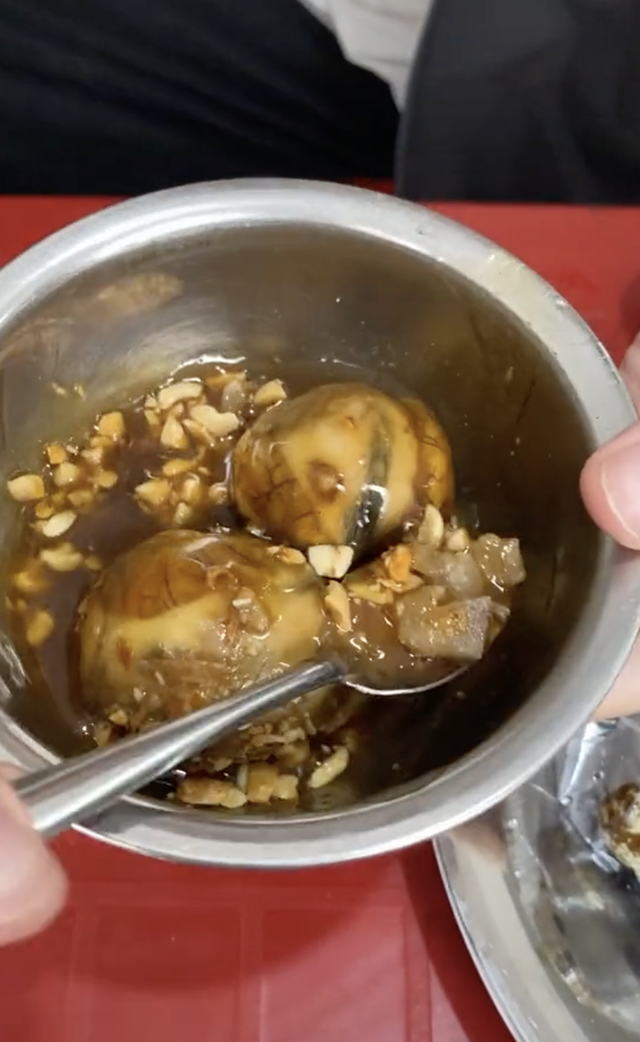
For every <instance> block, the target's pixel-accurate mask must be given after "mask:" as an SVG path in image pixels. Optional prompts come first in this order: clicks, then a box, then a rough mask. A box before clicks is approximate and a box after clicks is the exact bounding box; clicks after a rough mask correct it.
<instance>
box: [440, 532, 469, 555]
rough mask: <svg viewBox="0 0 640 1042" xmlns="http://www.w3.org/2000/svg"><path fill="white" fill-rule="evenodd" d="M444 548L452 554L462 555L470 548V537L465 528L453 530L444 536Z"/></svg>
mask: <svg viewBox="0 0 640 1042" xmlns="http://www.w3.org/2000/svg"><path fill="white" fill-rule="evenodd" d="M445 546H446V548H447V550H451V551H452V553H456V554H457V553H464V551H465V550H468V549H469V547H470V546H471V536H470V535H469V533H468V532H467V530H466V528H454V529H453V530H452V531H450V532H447V534H446V536H445Z"/></svg>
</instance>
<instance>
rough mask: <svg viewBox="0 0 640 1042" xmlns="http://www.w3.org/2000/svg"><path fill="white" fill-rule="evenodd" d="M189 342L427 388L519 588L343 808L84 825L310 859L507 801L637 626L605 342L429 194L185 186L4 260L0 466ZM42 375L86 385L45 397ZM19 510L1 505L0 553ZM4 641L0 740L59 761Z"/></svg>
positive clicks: (174, 847) (162, 840)
mask: <svg viewBox="0 0 640 1042" xmlns="http://www.w3.org/2000/svg"><path fill="white" fill-rule="evenodd" d="M132 280H135V281H132ZM200 357H202V358H205V357H206V358H210V359H211V358H220V359H233V360H236V359H240V358H243V359H247V362H248V364H249V365H250V366H252V367H253V368H258V369H260V370H262V371H264V372H265V373H267V374H268V373H269V372H274V373H275V372H280V371H282V369H283V367H291V366H295V365H299V363H300V362H301V361H304V362H306V363H312V364H313V365H316V364H317V365H318V366H319V370H318V371H319V372H323V373H324V378H325V379H326V378H327V376H332V375H333V376H344V372H345V369H344V366H348V365H358V366H360V367H363V366H364V367H365V368H366V369H367V370H368V371H369V372H370V373H371V375H372V378H373V379H376V380H380V381H382V383H383V384H385V383H386V384H388V385H390V386H393V385H401V386H402V385H404V386H405V387H409V388H410V389H411V390H413V391H414V392H417V393H419V394H420V395H422V396H423V397H424V398H425V399H426V400H428V401H429V402H430V403H431V404H432V405H433V406H434V407H435V408H436V410H437V411H438V412H439V414H440V416H441V418H442V420H443V422H444V424H445V426H446V428H447V430H448V432H449V435H450V438H451V441H452V444H453V448H454V456H455V460H456V469H457V476H458V488H459V493H460V495H461V497H462V499H463V500H464V502H465V503H466V505H467V509H469V510H473V511H476V512H477V515H478V517H479V519H480V521H481V524H482V526H483V527H484V528H485V529H492V530H497V531H499V532H501V533H504V534H518V535H519V536H520V537H521V539H522V543H523V548H524V553H525V558H526V562H527V567H528V571H529V580H528V582H527V583H526V584H525V586H524V587H523V588H522V591H521V594H520V596H519V599H518V601H517V603H516V606H515V610H514V616H513V619H512V622H511V624H510V626H509V627H508V629H507V631H506V633H505V635H504V639H501V641H500V642H499V643H498V645H496V648H495V650H494V653H492V655H491V656H490V657H489V659H488V660H487V661H486V662H485V663H483V664H481V665H480V666H479V667H477V668H475V669H474V670H472V671H471V672H470V673H469V674H468V675H467V676H466V677H465V679H464V682H463V683H457V684H453V685H450V686H449V688H448V689H444V690H443V691H441V692H440V693H439V694H438V695H437V696H434V695H429V696H428V697H427V698H424V697H423V698H421V699H417V700H411V699H409V700H407V702H406V703H404V704H403V705H402V706H400V707H394V710H393V714H392V715H388V716H385V717H384V719H383V720H382V721H381V722H380V726H379V738H380V741H379V747H378V749H377V752H376V755H375V756H374V757H372V758H370V762H369V764H368V765H367V766H366V769H365V768H364V767H363V768H362V770H361V773H360V774H359V775H357V776H355V775H354V776H353V777H352V778H351V779H348V791H349V793H350V794H351V796H352V799H351V802H349V800H346V801H344V800H343V801H342V802H341V800H340V790H339V789H338V790H337V791H336V792H335V793H334V799H333V802H331V800H330V801H329V803H328V804H327V806H328V807H329V809H328V810H324V811H323V810H320V809H319V810H318V811H317V812H316V811H314V812H312V813H308V814H306V815H291V816H288V817H285V818H283V817H282V816H280V817H269V816H266V815H245V816H242V815H237V816H233V815H231V814H228V815H225V816H222V815H218V814H215V813H208V812H200V811H196V810H187V809H180V808H176V807H170V806H167V805H163V804H161V803H160V802H156V801H154V800H151V799H142V798H135V799H130V800H127V801H124V802H123V803H121V804H120V805H119V806H118V807H117V808H115V809H114V810H112V811H111V812H109V813H107V814H104V815H103V816H101V818H100V819H99V820H97V821H96V822H94V823H93V825H92V831H93V832H94V833H95V834H97V835H98V836H100V837H102V838H103V839H106V840H108V841H110V842H113V843H118V844H122V845H126V846H129V847H133V848H135V849H138V850H140V851H144V852H146V853H149V854H154V855H156V856H159V857H165V858H175V859H180V860H186V861H196V862H206V863H213V862H216V863H228V864H243V865H302V864H318V863H323V862H331V861H340V860H347V859H350V858H357V857H363V856H365V855H371V854H378V853H382V852H383V851H388V850H392V849H396V848H399V847H402V846H405V845H407V844H409V843H413V842H416V841H419V840H423V839H426V838H428V837H431V836H434V835H436V834H437V833H440V832H442V831H443V830H446V829H450V828H451V827H453V826H455V825H457V824H459V823H461V822H463V821H465V820H466V819H468V818H470V817H472V816H474V815H477V814H479V813H481V812H482V811H484V810H486V809H487V808H488V807H490V806H491V805H492V804H494V803H496V802H497V801H499V800H501V799H503V798H504V797H505V796H506V795H507V794H508V793H509V792H511V791H512V790H514V789H515V788H516V787H517V786H518V785H520V784H521V783H522V782H523V781H524V780H525V779H526V778H528V777H529V776H530V775H531V774H533V772H535V771H536V770H537V769H538V768H540V766H541V765H542V764H543V763H544V762H545V761H546V760H547V759H548V758H549V757H551V756H552V755H553V754H554V752H556V750H557V749H558V748H559V747H560V746H561V745H562V744H563V743H565V742H566V741H567V739H568V738H569V737H570V735H571V734H572V733H573V732H574V731H575V730H576V728H577V727H578V726H579V725H580V724H581V723H582V722H583V721H584V720H585V719H586V718H587V717H588V716H589V714H590V713H591V712H592V710H593V709H594V707H595V706H596V705H597V704H598V702H599V701H600V700H601V699H602V697H603V696H604V694H605V693H606V691H607V689H608V688H609V687H610V685H611V683H612V681H613V679H614V677H615V676H616V674H617V673H618V671H619V670H620V668H621V666H622V664H623V662H624V660H625V658H626V656H627V654H628V652H629V649H630V647H631V644H632V641H633V639H634V637H635V634H636V631H637V629H638V622H639V618H640V616H639V612H640V560H637V559H634V558H633V557H631V556H630V555H627V554H625V553H623V552H622V551H620V550H618V549H617V548H616V547H614V546H613V545H612V544H611V543H610V542H609V541H608V540H607V539H605V538H604V537H602V536H601V535H600V534H599V533H598V532H597V531H596V530H595V528H594V526H593V525H592V524H591V523H590V522H589V520H588V518H587V517H586V514H585V512H584V510H583V508H582V505H581V502H580V497H579V493H578V476H579V473H580V469H581V466H582V464H583V462H584V460H585V458H586V456H587V455H588V453H589V452H590V451H591V450H592V449H593V448H594V447H595V446H596V445H599V444H601V443H602V442H604V441H605V440H607V439H608V438H610V437H611V436H612V435H614V434H616V433H617V432H618V431H620V430H621V429H623V428H624V427H625V426H627V425H628V424H629V423H630V422H631V421H632V420H633V419H634V413H633V410H632V408H631V405H630V403H629V401H628V399H627V396H626V394H625V392H624V390H623V388H622V386H621V383H620V381H619V379H618V376H617V374H616V372H615V370H614V368H613V366H612V365H611V363H610V361H609V359H608V358H607V356H606V354H605V352H604V350H603V349H602V347H601V346H600V345H599V344H598V342H597V341H596V339H595V338H594V337H593V335H592V334H591V332H590V331H589V329H588V328H587V327H586V326H585V325H584V323H583V322H582V321H581V320H580V319H579V317H578V316H577V315H576V314H575V313H574V312H573V311H572V310H571V309H570V308H569V307H568V305H567V304H566V303H565V301H563V300H562V299H561V298H560V297H559V296H558V295H557V294H556V293H555V292H554V291H553V290H552V289H551V288H550V287H549V286H548V285H546V284H545V283H544V282H543V281H541V280H540V279H539V278H538V277H537V276H536V275H534V274H533V273H532V272H531V271H529V270H528V269H527V268H525V267H524V266H523V265H522V264H521V263H519V262H518V261H517V260H515V259H514V258H513V257H511V256H509V255H507V254H505V253H504V252H503V251H501V250H500V249H498V248H497V247H496V246H494V245H493V244H491V243H490V242H487V241H486V240H484V239H482V238H480V237H479V236H477V235H475V234H474V233H472V232H470V231H468V230H467V229H465V228H463V227H461V226H459V225H457V224H455V223H452V222H451V221H448V220H446V219H444V218H443V217H440V216H438V215H436V214H433V213H430V212H429V211H428V210H424V209H421V208H419V207H416V206H413V205H410V204H406V203H403V202H399V201H397V200H393V199H390V198H387V197H384V196H380V195H376V194H372V193H367V192H362V191H357V190H354V189H350V188H341V187H337V186H329V185H319V184H310V183H291V182H275V181H272V182H244V183H243V182H238V183H229V184H217V185H197V186H193V187H188V188H181V189H176V190H172V191H169V192H163V193H159V194H157V195H151V196H148V197H146V198H141V199H138V200H136V201H134V202H129V203H125V204H122V205H119V206H116V207H113V208H111V209H110V210H107V211H104V212H102V213H100V214H98V215H97V216H94V217H91V218H89V219H87V220H84V221H81V222H79V223H78V224H76V225H74V226H72V227H70V228H68V229H66V230H64V231H62V232H60V233H58V234H57V235H54V236H52V237H51V238H50V239H48V240H46V241H45V242H43V243H41V244H40V245H38V246H36V247H34V248H33V249H32V250H30V251H29V252H27V253H26V254H25V255H24V256H22V257H21V258H19V259H18V260H16V261H14V262H13V263H12V264H10V265H9V266H8V267H7V268H5V269H4V271H3V272H2V273H0V375H1V395H2V427H1V430H0V436H1V439H2V440H1V443H0V478H5V477H6V476H7V475H8V474H9V473H10V472H11V470H12V469H13V468H15V467H17V466H24V465H27V466H29V465H32V464H34V463H35V462H36V460H37V458H38V444H39V442H40V441H41V439H43V438H45V437H46V438H47V439H50V438H51V437H52V436H61V437H62V436H64V435H69V434H70V433H72V432H74V431H76V430H77V429H78V428H79V427H80V425H81V424H82V422H84V420H86V419H88V418H89V416H90V415H91V414H92V413H93V412H94V411H95V409H96V408H97V407H98V406H100V407H103V406H104V405H105V404H106V403H108V402H111V401H113V402H118V401H121V400H122V397H123V395H124V394H131V393H133V392H134V391H136V390H143V389H144V388H145V387H146V386H148V385H149V384H152V383H153V381H154V380H155V379H157V378H158V377H159V376H162V375H165V374H166V373H167V371H169V370H172V369H174V368H176V367H178V366H180V364H181V363H184V362H186V361H187V360H189V359H194V358H200ZM336 360H337V361H336ZM338 362H339V363H340V364H338ZM334 363H335V364H334ZM52 381H54V382H57V383H59V384H62V385H65V386H70V385H73V384H75V383H80V384H82V385H83V387H84V388H85V390H86V399H85V400H80V399H79V398H58V397H56V396H55V395H54V394H52V393H51V383H52ZM16 524H17V512H16V511H15V510H14V509H13V508H12V507H11V506H10V505H9V504H8V503H6V504H5V506H4V508H3V509H2V512H1V513H0V534H1V536H2V540H1V542H2V547H3V553H5V554H6V553H7V552H8V548H10V546H11V543H12V539H13V538H14V537H15V529H16ZM1 650H2V656H1V657H2V670H1V672H2V677H3V680H2V688H1V694H0V700H1V705H2V709H1V713H0V753H2V754H3V755H4V756H5V757H8V758H10V759H14V760H16V761H17V762H19V763H21V764H24V765H25V766H26V767H36V766H38V765H39V764H42V763H43V762H45V761H52V760H54V759H55V758H56V756H57V755H59V754H60V753H64V752H66V751H68V748H69V743H68V726H67V724H66V723H65V720H64V719H63V717H62V715H61V713H60V710H59V709H58V708H57V707H56V706H55V705H53V704H52V703H51V702H49V701H47V699H46V698H43V697H40V698H35V697H34V693H33V691H31V690H30V688H29V684H28V682H27V681H26V678H25V676H24V672H23V670H22V668H21V665H20V662H19V660H18V659H17V657H16V653H15V649H14V648H13V647H12V645H11V642H10V640H9V638H8V636H6V635H5V637H4V638H3V641H2V648H1ZM329 795H330V794H329Z"/></svg>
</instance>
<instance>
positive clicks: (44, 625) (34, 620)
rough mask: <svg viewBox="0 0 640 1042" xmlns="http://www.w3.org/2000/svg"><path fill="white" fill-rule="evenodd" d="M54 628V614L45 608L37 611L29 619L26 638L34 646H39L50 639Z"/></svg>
mask: <svg viewBox="0 0 640 1042" xmlns="http://www.w3.org/2000/svg"><path fill="white" fill-rule="evenodd" d="M53 630H54V621H53V615H52V614H51V612H48V611H45V609H44V608H42V609H40V610H38V611H35V612H34V613H33V615H31V616H30V618H28V619H27V624H26V627H25V638H26V641H27V644H30V645H31V647H32V648H39V647H40V645H41V644H44V642H45V641H46V640H48V639H49V637H50V636H51V634H52V633H53Z"/></svg>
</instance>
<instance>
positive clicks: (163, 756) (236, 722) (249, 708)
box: [14, 658, 467, 838]
mask: <svg viewBox="0 0 640 1042" xmlns="http://www.w3.org/2000/svg"><path fill="white" fill-rule="evenodd" d="M466 668H467V667H466V666H462V667H460V666H452V667H451V668H450V670H449V672H446V670H445V671H444V672H443V675H442V676H440V677H438V678H436V679H434V680H431V681H428V682H426V683H424V684H422V685H420V686H413V687H398V688H375V687H370V686H368V685H366V684H364V683H361V682H360V681H359V680H358V678H357V677H352V676H350V675H349V673H348V672H347V668H346V666H345V665H344V664H343V663H342V662H341V661H340V660H338V659H330V658H327V659H325V660H318V661H312V662H305V663H302V665H300V666H296V667H295V668H294V669H289V670H287V671H286V672H284V673H282V674H280V676H279V677H276V678H275V679H274V680H269V681H267V682H263V683H259V684H254V685H251V686H250V687H248V688H245V690H244V691H241V692H239V693H238V694H237V695H234V696H233V697H232V698H229V699H226V700H225V701H224V702H221V703H216V704H215V705H212V706H208V707H207V708H205V709H200V710H198V711H197V712H195V713H192V714H191V715H190V716H186V717H182V718H180V719H179V720H174V721H173V722H172V723H169V724H161V725H160V726H159V727H155V728H154V729H153V730H151V731H147V732H146V733H145V734H141V735H137V736H135V737H132V738H124V739H122V741H120V742H118V743H116V744H115V745H112V746H109V747H108V748H105V749H98V750H95V751H91V752H88V753H83V754H82V755H81V756H74V757H72V758H71V759H69V760H63V761H62V762H61V763H58V764H56V765H55V766H53V767H48V768H46V769H45V770H42V771H36V772H35V773H33V774H29V775H27V776H26V777H24V778H21V779H20V780H19V781H17V782H16V784H15V786H14V788H15V790H16V793H17V795H18V796H19V797H20V799H21V800H22V802H23V803H24V804H25V805H26V806H27V808H28V810H29V812H30V814H31V819H32V821H33V825H34V827H35V828H36V829H37V830H38V832H40V833H41V834H42V835H44V836H46V837H47V838H52V837H53V836H56V835H57V834H58V833H59V832H61V831H63V830H64V829H66V828H68V826H69V825H71V824H73V823H74V822H78V821H84V820H86V819H87V818H91V817H94V816H95V815H97V814H99V813H100V812H101V811H103V810H105V809H106V808H107V807H109V806H111V805H112V804H113V803H115V801H116V800H118V799H120V798H121V797H122V796H126V795H128V794H129V793H132V792H135V791H136V790H138V789H141V788H143V787H144V786H145V785H148V784H149V783H150V782H152V781H153V780H154V779H155V778H157V777H158V776H159V775H162V774H165V773H167V772H168V771H171V770H172V769H173V768H175V767H176V766H177V765H178V764H179V763H181V762H182V761H184V760H187V759H189V757H191V756H195V755H196V754H197V753H199V752H202V750H203V749H205V748H206V747H207V746H208V745H211V744H212V743H213V742H215V741H219V740H220V739H222V738H224V737H226V736H227V735H228V734H230V733H231V732H232V731H235V730H237V729H238V728H240V727H243V726H245V725H246V724H248V723H250V722H251V720H254V719H255V718H256V717H257V716H260V715H261V714H262V713H264V712H266V711H268V710H270V709H276V708H278V707H280V706H282V705H286V703H287V702H291V701H292V700H293V699H294V698H299V697H300V696H301V695H306V694H308V692H310V691H314V690H316V689H317V688H319V687H324V686H325V685H328V684H336V683H342V684H344V685H346V686H347V687H351V688H354V690H356V691H359V692H361V693H362V694H367V695H380V696H384V697H398V696H401V695H409V694H410V695H415V694H419V693H421V692H426V691H430V690H432V689H433V688H435V687H439V686H441V685H442V684H445V683H447V682H448V681H449V680H453V679H454V677H456V676H459V675H460V674H461V673H462V672H464V670H465V669H466Z"/></svg>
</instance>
